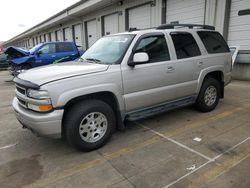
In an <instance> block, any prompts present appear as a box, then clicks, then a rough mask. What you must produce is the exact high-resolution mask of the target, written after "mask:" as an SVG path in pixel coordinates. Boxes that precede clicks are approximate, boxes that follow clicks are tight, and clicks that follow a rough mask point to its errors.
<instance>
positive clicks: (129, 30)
mask: <svg viewBox="0 0 250 188" xmlns="http://www.w3.org/2000/svg"><path fill="white" fill-rule="evenodd" d="M147 29H156V27H148V28H143V29H138V28H136V27H131V28H129V29H128V32H133V31H141V30H147Z"/></svg>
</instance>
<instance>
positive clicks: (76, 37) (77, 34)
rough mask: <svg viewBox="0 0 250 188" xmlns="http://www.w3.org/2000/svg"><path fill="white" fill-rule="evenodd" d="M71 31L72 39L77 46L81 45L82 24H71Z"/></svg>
mask: <svg viewBox="0 0 250 188" xmlns="http://www.w3.org/2000/svg"><path fill="white" fill-rule="evenodd" d="M73 28H74V29H73V31H74V41H75V43H76V45H77V46H83V40H82V25H81V24H78V25H74V26H73Z"/></svg>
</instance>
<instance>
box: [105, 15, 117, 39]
mask: <svg viewBox="0 0 250 188" xmlns="http://www.w3.org/2000/svg"><path fill="white" fill-rule="evenodd" d="M103 30H104V31H103V35H110V34H114V33H118V32H119V15H118V14H111V15H108V16H104V17H103Z"/></svg>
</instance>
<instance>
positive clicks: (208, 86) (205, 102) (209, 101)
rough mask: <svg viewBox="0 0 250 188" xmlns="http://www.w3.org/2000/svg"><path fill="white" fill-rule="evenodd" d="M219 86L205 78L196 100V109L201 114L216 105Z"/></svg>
mask: <svg viewBox="0 0 250 188" xmlns="http://www.w3.org/2000/svg"><path fill="white" fill-rule="evenodd" d="M220 91H221V86H220V83H219V81H218V80H216V79H214V78H206V79H205V80H204V82H203V84H202V87H201V89H200V93H199V95H198V98H197V100H196V104H195V106H196V108H197V109H198V110H200V111H202V112H210V111H212V110H213V109H215V107H216V106H217V105H218V102H219V99H220V93H221V92H220Z"/></svg>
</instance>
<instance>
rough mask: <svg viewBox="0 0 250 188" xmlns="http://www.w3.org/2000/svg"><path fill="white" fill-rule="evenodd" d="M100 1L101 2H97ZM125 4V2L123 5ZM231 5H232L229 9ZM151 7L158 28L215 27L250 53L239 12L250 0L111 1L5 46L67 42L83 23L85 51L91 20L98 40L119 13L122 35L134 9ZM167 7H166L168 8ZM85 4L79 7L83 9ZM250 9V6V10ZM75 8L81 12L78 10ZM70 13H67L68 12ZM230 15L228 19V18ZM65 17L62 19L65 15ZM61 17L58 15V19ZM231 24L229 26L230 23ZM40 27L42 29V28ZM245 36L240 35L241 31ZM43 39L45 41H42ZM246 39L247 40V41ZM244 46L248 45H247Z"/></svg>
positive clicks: (245, 20) (249, 24) (249, 23)
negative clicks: (106, 21) (47, 39)
mask: <svg viewBox="0 0 250 188" xmlns="http://www.w3.org/2000/svg"><path fill="white" fill-rule="evenodd" d="M93 2H94V1H86V2H85V3H93ZM96 2H97V0H96ZM120 2H123V3H120ZM228 3H230V5H231V9H229V8H230V6H227V5H228ZM145 4H149V5H150V11H151V12H150V14H151V18H150V19H151V20H150V26H151V27H156V26H158V25H160V24H161V23H170V22H175V21H178V22H179V23H186V22H189V23H200V24H209V25H214V26H215V27H216V30H218V31H219V32H221V33H222V34H223V35H224V36H225V37H226V38H228V42H229V44H232V45H242V46H244V47H242V49H244V50H250V45H249V43H250V38H249V37H250V35H249V33H250V15H249V16H245V17H243V16H242V17H237V15H236V14H237V12H238V10H240V9H243V8H250V1H249V0H196V1H195V0H126V1H118V0H112V1H111V0H110V1H109V4H108V6H106V7H105V8H101V9H100V8H99V9H98V10H97V9H96V10H93V11H90V12H89V13H88V14H84V12H83V13H81V12H80V11H79V15H80V14H82V15H83V16H74V17H72V18H71V19H70V20H68V21H63V22H61V23H60V24H53V23H52V22H51V21H48V23H50V25H51V27H49V28H46V29H43V28H40V29H36V28H35V29H33V30H36V31H35V32H33V33H31V34H29V35H28V36H25V34H23V35H24V36H25V37H21V38H20V39H18V40H15V41H13V42H10V43H6V44H5V46H11V45H13V46H18V47H22V48H31V47H33V46H34V44H33V38H34V41H35V44H37V42H36V38H37V37H38V39H39V40H38V43H40V42H44V38H43V36H44V34H48V33H52V34H53V35H55V32H56V31H58V33H59V34H58V40H63V38H64V37H63V29H64V28H67V27H68V28H69V31H70V33H71V35H72V37H73V25H76V24H81V26H82V31H81V32H82V39H83V44H82V49H87V48H88V45H87V38H86V37H88V36H87V35H86V31H87V28H86V25H87V24H86V23H87V22H88V21H90V20H94V19H95V20H96V28H97V32H96V35H97V36H96V38H100V37H102V35H103V23H102V21H103V19H102V18H103V16H105V15H109V14H111V13H119V18H118V19H119V29H118V32H124V31H125V30H126V29H127V28H126V25H128V24H127V22H128V21H127V19H128V16H127V12H128V10H129V9H131V8H133V7H137V6H140V5H145ZM164 5H166V7H164ZM81 6H82V5H79V7H81ZM248 6H249V7H248ZM74 9H76V10H77V9H78V7H75V8H74ZM64 14H66V13H64ZM228 14H229V16H228V18H227V15H228ZM61 17H62V16H61ZM59 18H60V16H58V19H59ZM227 22H228V23H227ZM38 28H39V27H38ZM238 31H240V32H242V33H240V32H238ZM40 38H42V40H40ZM246 38H247V39H246ZM245 39H246V40H245ZM243 43H244V44H243Z"/></svg>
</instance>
